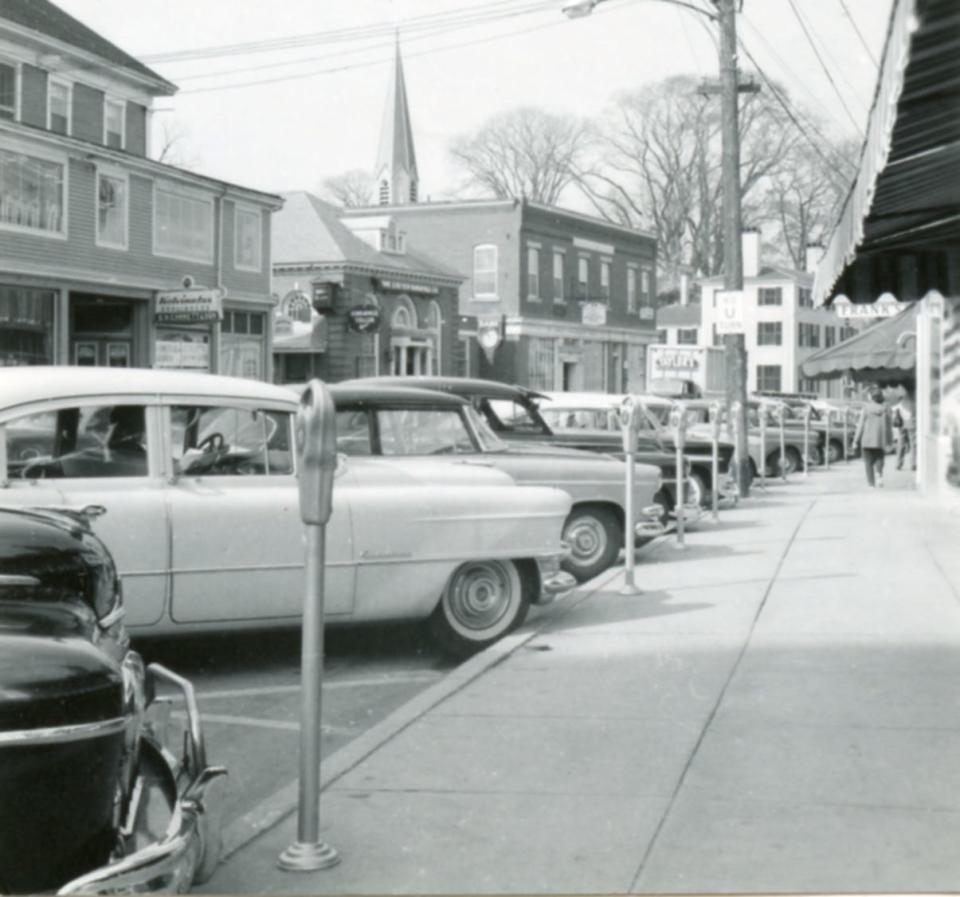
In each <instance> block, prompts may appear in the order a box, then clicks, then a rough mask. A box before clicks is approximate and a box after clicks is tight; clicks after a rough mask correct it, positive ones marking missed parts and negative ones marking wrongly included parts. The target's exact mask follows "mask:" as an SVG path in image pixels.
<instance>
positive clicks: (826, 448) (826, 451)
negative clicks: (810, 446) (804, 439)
mask: <svg viewBox="0 0 960 897" xmlns="http://www.w3.org/2000/svg"><path fill="white" fill-rule="evenodd" d="M832 417H833V409H832V408H827V441H826V442H825V443H824V444H823V467H824V470H829V469H830V418H832Z"/></svg>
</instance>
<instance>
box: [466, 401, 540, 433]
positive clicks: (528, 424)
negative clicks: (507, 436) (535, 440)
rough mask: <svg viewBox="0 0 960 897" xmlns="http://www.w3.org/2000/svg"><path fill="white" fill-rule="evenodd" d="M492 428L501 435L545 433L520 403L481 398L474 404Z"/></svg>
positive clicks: (537, 421)
mask: <svg viewBox="0 0 960 897" xmlns="http://www.w3.org/2000/svg"><path fill="white" fill-rule="evenodd" d="M474 404H475V405H476V406H477V407H478V409H479V410H480V412H481V413H482V414H483V416H484V417H485V418H486V419H487V423H488V424H489V425H490V427H491V428H492V429H493V430H495V431H497V432H499V433H543V432H544V430H543V426H542V425H541V423H540V421H539V420H537V419H536V417H535V416H534V414H533V413H532V412H531V411H530V409H529V408H527V407H526V406H525V405H522V404H520V402H514V401H511V400H509V399H487V398H481V399H480V400H479V401H475V403H474Z"/></svg>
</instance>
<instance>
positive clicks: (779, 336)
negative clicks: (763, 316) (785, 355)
mask: <svg viewBox="0 0 960 897" xmlns="http://www.w3.org/2000/svg"><path fill="white" fill-rule="evenodd" d="M782 343H783V324H782V323H781V322H780V321H758V322H757V345H758V346H779V345H782Z"/></svg>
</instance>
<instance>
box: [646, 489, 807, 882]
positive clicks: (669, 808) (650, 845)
mask: <svg viewBox="0 0 960 897" xmlns="http://www.w3.org/2000/svg"><path fill="white" fill-rule="evenodd" d="M816 503H817V498H816V497H815V498H813V500H812V501H810V503H809V504H808V505H807V508H806V510H804V512H803V514H802V515H801V516H800V520H799V521H797V525H796V526H795V527H794V529H793V532H792V533H791V535H790V539H789V540H788V541H787V544H786V545H785V546H784V549H783V553H782V554H781V555H780V559H779V560H778V561H777V566H776V568H775V569H774V571H773V575H772V576H771V577H770V580H769V581H768V583H767V587H766V589H764V592H763V597H762V598H761V599H760V603H759V604H758V605H757V611H756V613H755V614H754V615H753V620H752V621H751V622H750V629H749V631H748V632H747V636H746V638H745V639H744V640H743V644H742V645H741V646H740V650H739V651H738V652H737V656H736V658H735V659H734V661H733V664H732V665H731V667H730V672H729V673H728V674H727V678H726V679H725V680H724V683H723V687H722V688H721V689H720V692H719V694H718V695H717V700H716V702H715V703H714V705H713V707H712V708H711V710H710V713H709V715H708V716H707V719H706V721H705V722H704V724H703V726H702V728H701V729H700V735H699V736H698V737H697V741H696V743H695V744H694V746H693V749H692V750H691V751H690V754H689V756H688V757H687V760H686V762H685V763H684V766H683V769H682V770H681V772H680V775H679V777H678V778H677V783H676V785H675V786H674V788H673V792H672V793H671V795H670V798H669V800H668V801H667V805H666V807H665V808H664V811H663V813H662V814H661V816H660V820H659V821H658V822H657V827H656V828H655V829H654V831H653V834H652V835H651V837H650V840H649V841H648V842H647V847H646V850H644V852H643V856H642V857H641V858H640V864H639V866H637V871H636V872H635V873H634V876H633V878H632V879H631V881H630V887H629V890H628V893H630V894H633V893H636V890H637V883H638V881H639V879H640V876H641V875H643V871H644V869H645V868H646V865H647V862H648V861H649V860H650V856H651V854H652V853H653V850H654V848H655V847H656V845H657V842H658V841H659V839H660V835H661V833H662V832H663V828H664V826H665V825H666V822H667V819H668V818H669V816H670V814H671V813H672V812H673V808H674V806H675V805H676V803H677V798H678V797H679V796H680V790H681V789H682V788H683V783H684V782H685V781H686V778H687V774H688V773H689V772H690V769H691V767H692V766H693V761H694V760H695V759H696V757H697V754H698V753H699V752H700V748H701V746H702V745H703V742H704V740H705V739H706V736H707V732H708V731H709V730H710V726H711V725H712V724H713V721H714V719H715V718H716V716H717V713H718V711H719V710H720V705H721V704H722V703H723V700H724V698H725V697H726V694H727V691H728V689H729V688H730V683H731V682H732V681H733V677H734V676H736V674H737V670H738V669H739V668H740V663H741V662H742V661H743V658H744V655H745V654H746V653H747V648H748V647H749V646H750V641H751V639H752V638H753V633H754V630H755V629H756V626H757V621H758V620H759V619H760V615H761V614H762V613H763V609H764V607H765V606H766V604H767V599H768V598H769V597H770V593H771V592H772V591H773V587H774V585H776V582H777V578H778V577H779V575H780V571H781V570H782V569H783V565H784V562H785V561H786V559H787V555H788V554H789V553H790V549H791V548H792V547H793V543H794V542H795V541H796V538H797V534H798V533H799V532H800V529H801V528H802V527H803V524H804V523H805V522H806V520H807V517H808V516H809V515H810V512H811V511H812V510H813V508H814V506H815V505H816Z"/></svg>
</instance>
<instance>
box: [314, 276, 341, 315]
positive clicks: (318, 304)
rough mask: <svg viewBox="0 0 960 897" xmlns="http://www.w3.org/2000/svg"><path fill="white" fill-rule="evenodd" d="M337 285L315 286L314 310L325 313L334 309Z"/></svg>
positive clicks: (322, 284) (316, 284) (317, 284)
mask: <svg viewBox="0 0 960 897" xmlns="http://www.w3.org/2000/svg"><path fill="white" fill-rule="evenodd" d="M336 288H337V285H336V284H335V283H315V284H313V309H314V311H317V312H320V313H323V312H325V311H330V310H331V309H332V308H333V302H334V297H335V295H336V293H335V291H336Z"/></svg>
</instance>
